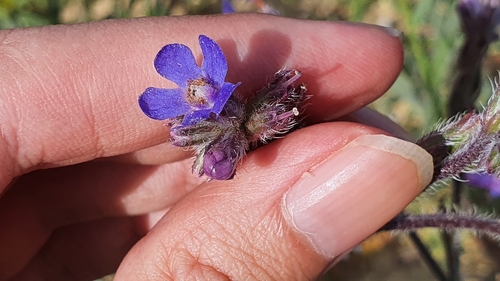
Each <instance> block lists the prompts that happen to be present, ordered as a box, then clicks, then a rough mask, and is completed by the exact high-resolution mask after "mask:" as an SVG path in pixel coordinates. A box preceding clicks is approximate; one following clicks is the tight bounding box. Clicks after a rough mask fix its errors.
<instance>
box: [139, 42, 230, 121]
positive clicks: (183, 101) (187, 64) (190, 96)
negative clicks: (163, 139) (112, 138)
mask: <svg viewBox="0 0 500 281" xmlns="http://www.w3.org/2000/svg"><path fill="white" fill-rule="evenodd" d="M199 42H200V47H201V51H202V53H203V57H204V59H203V62H202V66H201V68H200V67H198V65H197V64H196V60H195V58H194V56H193V53H192V52H191V50H190V49H189V48H188V47H187V46H186V45H183V44H169V45H166V46H165V47H163V48H162V49H161V50H160V52H159V53H158V55H157V56H156V59H155V61H154V65H155V68H156V71H157V72H158V73H159V74H160V75H161V76H163V77H165V78H167V79H168V80H171V81H173V82H174V83H175V84H177V85H178V86H179V88H177V89H161V88H152V87H151V88H147V89H146V91H145V92H144V93H143V94H142V95H141V96H140V98H139V105H140V107H141V109H142V111H144V113H145V114H146V115H147V116H148V117H150V118H153V119H157V120H164V119H167V118H174V117H177V116H181V115H182V116H184V119H183V121H182V125H184V126H186V125H192V124H195V123H196V122H198V121H200V120H203V119H206V118H208V117H209V116H210V114H214V115H215V116H218V115H219V114H220V112H221V111H222V109H223V108H224V105H225V104H226V102H227V100H228V99H229V97H230V96H231V94H232V93H233V91H234V90H235V89H236V87H237V86H238V85H239V84H232V83H228V82H224V79H225V78H226V73H227V61H226V57H225V56H224V54H223V53H222V50H221V49H220V47H219V45H217V43H215V42H214V41H213V40H212V39H210V38H208V37H207V36H205V35H200V37H199Z"/></svg>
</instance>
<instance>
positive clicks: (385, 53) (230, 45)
mask: <svg viewBox="0 0 500 281" xmlns="http://www.w3.org/2000/svg"><path fill="white" fill-rule="evenodd" d="M199 34H205V35H207V36H209V37H211V38H213V39H214V40H216V41H217V42H218V43H219V44H220V45H221V47H222V49H223V50H224V52H225V54H226V57H227V60H228V64H229V71H228V77H227V80H228V81H230V82H233V83H235V82H240V81H241V82H243V84H242V86H241V88H239V91H240V92H243V93H249V92H251V91H252V90H255V89H258V88H259V87H261V86H263V84H264V83H265V82H266V80H267V79H269V78H270V76H271V75H272V74H273V73H274V72H275V71H277V70H278V69H280V68H282V67H283V66H286V67H288V68H296V69H299V70H301V71H303V74H304V75H303V80H302V81H303V82H305V83H306V84H307V86H308V89H309V93H310V94H312V95H313V98H312V99H311V100H310V103H311V104H312V106H311V107H309V112H308V114H309V115H311V118H312V119H315V120H322V119H326V118H334V117H338V116H340V115H343V114H345V113H348V112H350V111H353V110H355V109H357V108H360V107H361V106H363V105H365V104H367V103H369V102H371V101H373V100H374V99H376V98H377V97H379V96H380V95H381V94H382V93H383V92H384V91H385V90H386V89H387V88H388V87H389V86H390V85H391V84H392V82H393V81H394V79H395V78H396V77H397V74H398V73H399V70H400V69H401V66H402V48H401V43H400V40H399V39H398V38H397V36H393V35H391V34H390V33H388V32H385V31H384V30H383V29H381V28H376V27H370V26H365V25H352V24H346V23H329V22H318V21H304V20H295V19H287V18H280V17H275V16H268V15H259V14H233V15H225V16H222V15H219V16H195V17H163V18H144V19H131V20H109V21H103V22H96V23H87V24H80V25H71V26H63V25H61V26H49V27H42V28H30V29H17V30H4V31H0V42H1V44H0V64H1V65H2V68H1V69H0V77H3V81H2V82H3V87H2V88H1V89H0V101H1V102H0V116H1V118H2V120H1V122H0V132H1V138H0V155H2V156H3V159H1V161H0V184H1V185H6V184H7V183H8V182H9V181H10V180H11V179H12V178H13V177H15V176H17V175H20V174H22V173H25V172H27V171H29V170H32V169H35V168H38V167H51V166H59V165H67V164H74V163H79V162H83V161H88V160H91V159H95V158H98V157H104V156H112V155H118V154H123V153H127V152H131V151H135V150H138V149H141V148H145V147H149V146H153V145H155V144H158V143H161V142H164V141H166V139H167V138H168V130H167V129H166V128H165V127H164V124H163V122H158V121H153V120H150V119H148V118H147V117H145V116H144V115H143V114H142V112H141V111H140V109H139V107H138V105H137V97H138V96H139V95H140V94H141V93H142V92H143V91H144V89H145V88H146V87H149V86H155V87H167V88H168V87H175V85H174V84H173V83H171V82H169V81H167V80H165V79H163V78H162V77H160V75H158V74H157V73H156V72H155V70H154V67H153V65H152V62H153V59H154V57H155V55H156V53H157V52H158V50H159V49H160V48H161V47H162V46H164V45H165V44H169V43H182V44H185V45H187V46H189V47H190V48H191V49H192V50H193V53H194V54H195V56H196V57H198V58H199V57H200V53H201V52H200V50H199V46H198V44H197V38H198V35H199ZM166 153H168V151H167V152H166Z"/></svg>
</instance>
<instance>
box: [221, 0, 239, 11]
mask: <svg viewBox="0 0 500 281" xmlns="http://www.w3.org/2000/svg"><path fill="white" fill-rule="evenodd" d="M234 12H236V11H235V10H234V8H233V6H232V5H231V1H229V0H222V13H223V14H230V13H234Z"/></svg>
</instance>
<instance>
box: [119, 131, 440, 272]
mask: <svg viewBox="0 0 500 281" xmlns="http://www.w3.org/2000/svg"><path fill="white" fill-rule="evenodd" d="M377 132H379V131H377V130H375V129H370V128H368V127H364V126H361V125H354V124H348V123H331V124H320V125H315V126H311V127H308V128H305V129H303V130H300V131H298V132H295V133H292V134H290V135H288V136H287V138H285V139H282V140H279V141H276V142H273V143H271V144H269V145H267V146H265V147H263V148H261V149H259V150H256V151H255V152H254V153H252V154H250V155H249V157H248V158H247V159H246V161H245V163H244V165H243V166H244V169H243V171H244V172H240V173H239V174H238V175H237V177H236V178H235V179H234V180H232V181H228V182H224V183H222V182H210V183H208V184H205V185H203V186H200V187H199V188H197V189H196V190H195V191H194V192H192V193H190V194H189V195H188V196H187V197H186V198H185V199H183V200H182V201H180V202H179V203H178V204H176V206H175V207H173V208H172V209H171V210H170V211H169V212H168V213H167V215H166V216H165V217H164V218H163V219H162V220H161V221H160V222H159V223H158V224H157V225H156V226H155V227H154V228H153V229H152V230H151V231H150V232H149V233H148V235H146V237H145V238H143V239H142V240H141V241H139V242H138V243H137V244H136V245H135V246H134V247H133V248H132V250H131V251H130V252H129V254H128V255H127V256H126V257H125V259H124V261H123V262H122V264H121V265H120V267H119V269H118V272H117V275H116V277H115V280H151V279H152V278H150V276H159V277H164V278H169V279H174V280H187V279H204V280H206V279H209V280H220V279H224V280H226V279H229V280H240V279H243V278H246V279H248V278H250V279H256V280H283V279H285V280H311V279H314V278H316V277H317V276H318V275H319V274H320V272H322V270H323V269H324V268H325V267H326V266H327V265H328V264H329V263H330V262H331V261H332V259H333V258H335V257H337V256H340V255H342V253H344V252H345V251H348V249H350V248H352V247H354V246H355V245H356V244H358V243H359V242H361V241H362V240H363V239H365V238H366V237H367V236H368V235H370V234H371V233H373V232H375V231H376V230H377V229H378V228H379V227H380V226H382V225H383V224H384V223H386V222H387V221H389V220H390V219H391V218H392V217H394V216H395V215H396V214H398V213H399V212H400V211H401V210H402V209H403V208H404V207H405V206H406V205H407V204H408V203H409V202H410V201H411V200H412V199H414V198H415V197H416V196H417V195H418V194H419V193H420V192H421V190H422V189H423V188H424V187H425V186H426V184H427V183H428V182H429V181H430V179H431V177H432V158H431V156H430V155H429V154H427V153H426V152H425V151H424V150H423V149H421V148H420V147H418V146H416V145H414V144H412V143H410V142H406V141H402V140H399V139H396V138H393V137H388V136H382V135H375V136H373V135H371V136H366V134H373V133H377Z"/></svg>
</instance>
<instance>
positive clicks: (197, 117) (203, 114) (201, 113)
mask: <svg viewBox="0 0 500 281" xmlns="http://www.w3.org/2000/svg"><path fill="white" fill-rule="evenodd" d="M211 112H212V111H211V110H210V109H201V110H196V111H194V112H192V113H190V114H188V115H186V116H185V117H184V120H182V124H181V125H182V126H190V125H193V124H196V123H198V122H200V121H201V120H204V119H207V118H208V117H210V113H211Z"/></svg>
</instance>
